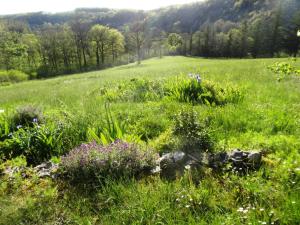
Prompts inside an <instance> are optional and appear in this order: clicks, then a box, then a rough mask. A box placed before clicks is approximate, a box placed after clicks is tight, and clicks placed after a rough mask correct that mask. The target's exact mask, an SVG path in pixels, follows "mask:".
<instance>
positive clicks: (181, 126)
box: [173, 109, 214, 151]
mask: <svg viewBox="0 0 300 225" xmlns="http://www.w3.org/2000/svg"><path fill="white" fill-rule="evenodd" d="M173 134H174V135H175V136H178V137H179V138H180V140H181V141H180V143H181V148H182V149H181V150H183V151H195V150H196V151H199V150H200V151H211V150H212V149H213V146H214V142H213V140H212V137H211V134H210V132H209V129H208V128H207V127H206V125H205V124H204V123H200V122H199V119H198V116H197V113H196V112H195V111H194V110H193V109H183V110H181V111H180V112H179V113H178V114H177V115H176V117H175V121H174V127H173Z"/></svg>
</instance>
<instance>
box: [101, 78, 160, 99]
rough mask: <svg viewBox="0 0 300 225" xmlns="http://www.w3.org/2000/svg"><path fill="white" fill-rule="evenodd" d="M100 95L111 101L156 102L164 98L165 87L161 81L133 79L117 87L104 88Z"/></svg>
mask: <svg viewBox="0 0 300 225" xmlns="http://www.w3.org/2000/svg"><path fill="white" fill-rule="evenodd" d="M100 94H101V95H102V96H104V97H105V98H106V99H107V100H109V101H117V100H120V101H133V102H145V101H155V100H158V99H161V98H162V97H163V96H164V89H163V85H162V83H161V82H160V81H150V80H146V79H132V80H131V81H130V82H124V83H121V84H119V85H118V86H117V87H109V88H108V87H105V88H102V89H101V91H100Z"/></svg>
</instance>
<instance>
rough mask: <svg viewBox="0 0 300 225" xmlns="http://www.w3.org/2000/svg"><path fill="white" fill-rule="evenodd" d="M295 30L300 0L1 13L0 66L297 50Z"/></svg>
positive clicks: (57, 69)
mask: <svg viewBox="0 0 300 225" xmlns="http://www.w3.org/2000/svg"><path fill="white" fill-rule="evenodd" d="M1 18H2V19H1ZM299 29H300V1H299V0H207V1H205V2H197V3H191V4H185V5H178V6H170V7H165V8H160V9H156V10H151V11H143V10H115V9H104V8H102V9H100V8H82V9H76V10H75V11H73V12H66V13H56V14H48V13H42V12H38V13H28V14H18V15H10V16H2V17H0V70H1V69H6V70H9V69H16V70H21V71H24V72H26V73H29V74H33V75H32V76H33V77H35V74H37V75H38V76H40V77H44V76H52V75H59V74H66V73H74V72H78V71H87V70H94V69H101V68H106V67H108V66H114V65H119V64H124V63H129V62H134V61H137V62H138V63H140V62H141V60H142V59H146V58H150V57H162V56H163V55H185V56H201V57H226V58H245V57H247V58H250V57H252V58H257V57H281V56H297V54H298V52H299V46H300V38H299V37H297V31H298V30H299Z"/></svg>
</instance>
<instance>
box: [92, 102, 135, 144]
mask: <svg viewBox="0 0 300 225" xmlns="http://www.w3.org/2000/svg"><path fill="white" fill-rule="evenodd" d="M126 131H127V124H126V122H125V121H124V122H121V121H119V120H117V119H116V118H114V117H113V115H112V113H111V110H110V108H109V105H108V104H106V105H105V121H104V126H103V127H101V128H99V127H97V128H95V127H89V128H88V130H87V139H88V141H96V142H97V143H98V144H103V145H107V144H110V143H112V142H114V141H115V140H117V139H119V140H124V141H129V142H135V143H138V142H140V137H138V136H136V135H132V134H128V133H127V132H126Z"/></svg>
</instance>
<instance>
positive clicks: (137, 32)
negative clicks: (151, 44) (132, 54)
mask: <svg viewBox="0 0 300 225" xmlns="http://www.w3.org/2000/svg"><path fill="white" fill-rule="evenodd" d="M145 26H146V21H145V20H144V21H142V22H135V23H133V24H132V25H131V27H130V31H131V39H132V41H133V43H134V45H135V49H136V55H137V60H138V64H141V59H142V52H141V50H142V46H143V44H144V41H145Z"/></svg>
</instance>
